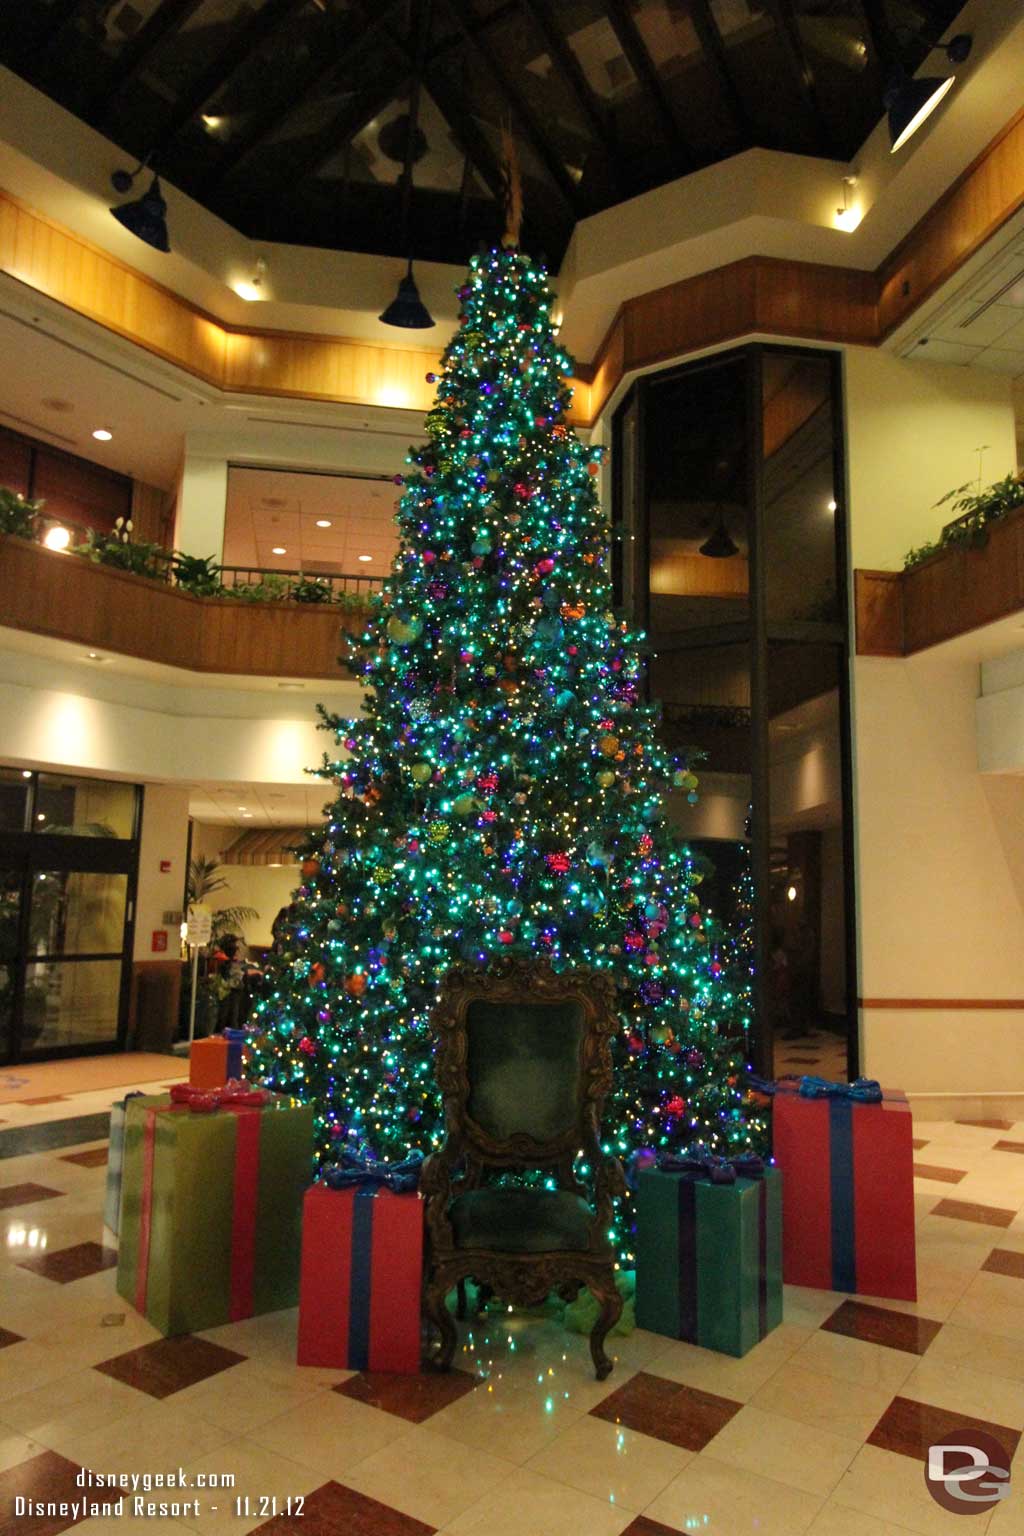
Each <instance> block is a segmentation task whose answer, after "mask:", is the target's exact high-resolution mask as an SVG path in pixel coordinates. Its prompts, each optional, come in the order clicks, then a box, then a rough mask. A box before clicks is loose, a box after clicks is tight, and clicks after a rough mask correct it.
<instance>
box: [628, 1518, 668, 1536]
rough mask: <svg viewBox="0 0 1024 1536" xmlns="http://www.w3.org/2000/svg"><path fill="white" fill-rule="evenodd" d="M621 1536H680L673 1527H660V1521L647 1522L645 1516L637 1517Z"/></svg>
mask: <svg viewBox="0 0 1024 1536" xmlns="http://www.w3.org/2000/svg"><path fill="white" fill-rule="evenodd" d="M622 1536H680V1533H679V1532H678V1531H677V1530H676V1528H675V1526H674V1525H662V1523H661V1521H660V1520H649V1519H648V1518H647V1516H646V1515H637V1517H636V1519H635V1520H632V1521H631V1522H630V1523H629V1525H627V1526H626V1529H625V1530H624V1531H623V1532H622Z"/></svg>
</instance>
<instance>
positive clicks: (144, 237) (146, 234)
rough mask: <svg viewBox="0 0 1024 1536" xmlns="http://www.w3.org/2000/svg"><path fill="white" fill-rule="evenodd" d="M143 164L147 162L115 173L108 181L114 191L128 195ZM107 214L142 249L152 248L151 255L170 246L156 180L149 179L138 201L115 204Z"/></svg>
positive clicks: (158, 182)
mask: <svg viewBox="0 0 1024 1536" xmlns="http://www.w3.org/2000/svg"><path fill="white" fill-rule="evenodd" d="M147 163H148V162H147V160H143V161H142V162H141V164H139V165H137V166H136V167H135V169H134V171H115V172H114V174H113V176H111V178H110V182H111V185H112V186H113V188H114V191H115V192H130V191H131V188H132V186H133V184H134V182H135V178H136V176H139V175H141V173H142V172H143V171H144V170H145V169H146V165H147ZM110 212H111V213H112V214H113V216H114V218H115V219H116V220H117V222H118V223H119V224H121V225H123V227H124V228H125V229H127V230H128V231H129V233H130V234H133V235H134V236H135V237H136V239H138V240H141V241H143V243H144V244H145V245H150V246H152V247H153V249H154V251H165V252H166V251H169V250H170V248H171V242H170V238H169V236H168V234H167V204H166V202H165V201H164V195H163V193H162V192H161V190H160V181H159V178H158V177H156V176H154V177H153V180H152V181H151V182H150V184H149V187H148V189H147V190H146V191H145V192H144V193H143V194H142V196H141V197H138V198H135V199H134V200H133V201H132V202H130V203H119V204H117V206H116V207H114V208H111V210H110Z"/></svg>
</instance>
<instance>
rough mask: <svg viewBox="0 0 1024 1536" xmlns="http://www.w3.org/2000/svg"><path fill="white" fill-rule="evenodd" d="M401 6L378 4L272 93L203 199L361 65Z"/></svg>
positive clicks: (209, 179) (396, 1)
mask: <svg viewBox="0 0 1024 1536" xmlns="http://www.w3.org/2000/svg"><path fill="white" fill-rule="evenodd" d="M401 3H402V0H378V4H377V7H376V11H375V14H374V15H373V16H372V18H371V19H369V20H367V21H366V22H364V24H363V25H362V26H361V27H359V28H357V30H356V31H355V32H354V33H353V34H352V35H351V36H348V37H336V38H335V39H333V45H332V46H327V47H325V48H323V49H322V50H321V51H319V52H317V53H315V54H314V56H313V57H312V58H311V59H309V60H308V62H307V64H306V67H305V68H304V69H303V70H301V71H300V73H299V75H298V77H297V78H296V79H291V80H287V81H286V88H285V90H284V92H283V93H281V92H277V91H272V92H271V93H270V94H269V97H268V100H267V102H266V104H265V106H264V107H263V108H262V110H260V111H258V112H255V113H254V114H253V117H252V121H251V122H250V123H249V125H248V127H247V128H246V129H245V130H244V131H243V132H242V133H240V134H239V135H238V136H237V138H234V139H232V140H231V141H230V142H229V144H228V146H227V151H226V153H225V154H222V155H221V156H220V157H219V158H218V159H217V161H216V162H215V163H214V164H213V165H212V166H211V168H210V170H209V172H208V173H207V175H206V176H205V177H204V178H203V180H202V183H201V192H202V195H203V196H208V195H209V193H210V192H212V191H213V189H214V188H215V187H219V186H220V184H221V182H222V181H224V180H225V179H226V178H227V177H228V176H230V175H231V174H232V172H233V171H234V170H235V168H236V167H237V166H239V165H240V164H241V163H242V161H243V160H245V159H247V158H248V156H249V155H251V154H252V152H253V150H255V149H258V148H259V146H260V145H261V144H263V143H264V142H265V141H266V140H267V139H269V138H270V137H271V135H272V134H274V133H275V132H276V131H277V129H278V128H279V127H280V126H281V125H282V123H285V122H287V120H288V118H289V117H291V115H292V113H293V112H296V111H297V110H298V109H299V107H301V106H303V105H304V104H305V102H306V100H307V98H308V97H309V96H310V95H311V94H312V93H313V92H314V91H316V90H317V89H318V88H319V87H320V86H322V85H324V84H326V83H327V82H328V81H330V79H331V77H332V76H333V75H336V74H338V73H339V72H340V70H341V69H342V68H343V67H345V66H351V65H353V64H358V63H359V62H360V60H361V59H362V57H363V55H364V54H365V53H366V51H367V49H368V48H369V47H370V46H371V44H372V43H374V42H376V41H377V40H378V38H379V37H380V36H381V34H382V33H383V31H384V29H385V26H386V24H387V22H388V20H389V18H390V16H391V14H392V12H394V11H395V10H397V9H398V6H399V5H400V4H401Z"/></svg>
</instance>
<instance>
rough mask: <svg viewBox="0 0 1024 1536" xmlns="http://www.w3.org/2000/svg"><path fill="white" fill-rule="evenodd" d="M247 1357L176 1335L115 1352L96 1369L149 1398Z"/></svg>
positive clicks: (187, 1335) (205, 1341) (186, 1335)
mask: <svg viewBox="0 0 1024 1536" xmlns="http://www.w3.org/2000/svg"><path fill="white" fill-rule="evenodd" d="M245 1358H246V1356H245V1355H240V1354H238V1353H237V1352H236V1351H235V1350H233V1349H224V1348H223V1347H222V1346H221V1345H220V1344H213V1343H211V1342H210V1340H209V1339H197V1338H195V1337H194V1335H192V1334H191V1333H183V1334H179V1336H178V1337H177V1338H174V1339H154V1340H153V1342H152V1344H142V1345H140V1346H139V1348H138V1349H130V1350H128V1352H127V1354H124V1355H115V1356H114V1357H113V1359H112V1360H104V1361H103V1363H102V1365H97V1366H96V1367H95V1369H96V1370H97V1371H102V1372H103V1374H104V1376H113V1378H114V1380H115V1381H123V1382H124V1383H125V1385H126V1386H129V1387H137V1388H138V1390H139V1391H140V1392H148V1393H149V1395H150V1397H170V1396H171V1394H172V1393H174V1392H180V1391H181V1389H182V1387H191V1386H194V1385H195V1383H196V1382H197V1381H205V1380H206V1378H207V1377H208V1376H216V1375H217V1373H218V1371H226V1370H227V1369H228V1367H229V1366H232V1365H238V1364H239V1362H240V1361H242V1360H244V1359H245Z"/></svg>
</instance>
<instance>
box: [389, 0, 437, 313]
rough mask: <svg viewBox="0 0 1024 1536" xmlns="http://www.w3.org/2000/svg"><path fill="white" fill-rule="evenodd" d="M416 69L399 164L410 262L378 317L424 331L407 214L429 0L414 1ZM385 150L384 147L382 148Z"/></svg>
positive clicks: (422, 145) (418, 145) (418, 151)
mask: <svg viewBox="0 0 1024 1536" xmlns="http://www.w3.org/2000/svg"><path fill="white" fill-rule="evenodd" d="M416 21H417V29H416V30H417V40H416V73H415V74H414V76H413V81H412V88H411V90H410V92H409V110H408V112H407V113H406V116H405V163H404V164H403V166H402V179H401V183H400V185H401V188H402V240H403V243H404V245H405V247H406V249H407V250H408V251H409V265H408V267H407V268H406V273H405V276H404V277H403V278H402V280H401V282H400V283H399V284H398V292H397V293H396V295H395V297H394V298H393V299H392V300H391V303H390V304H389V305H388V307H387V309H386V310H385V311H384V313H383V314H382V315H381V316H380V317H379V318H380V320H381V323H382V324H384V325H395V326H398V328H399V329H400V330H403V331H426V330H429V329H430V328H431V327H432V326H433V324H434V317H433V316H432V315H431V313H430V311H429V309H428V308H427V306H426V305H425V304H424V302H423V300H422V299H421V298H420V293H419V289H418V288H417V287H416V280H415V278H414V277H413V275H412V251H411V249H410V246H411V240H410V228H409V226H410V216H411V212H412V192H413V166H414V165H415V163H416V161H417V160H419V159H420V157H421V156H422V155H423V153H424V150H425V149H426V142H425V140H424V138H423V135H422V133H421V132H420V129H419V114H420V85H421V77H422V72H423V60H424V58H425V56H426V48H427V37H428V33H429V26H430V0H418V4H417V17H416ZM385 153H387V151H385Z"/></svg>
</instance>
